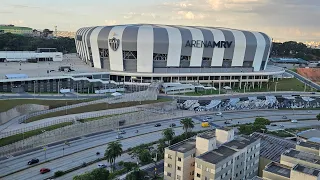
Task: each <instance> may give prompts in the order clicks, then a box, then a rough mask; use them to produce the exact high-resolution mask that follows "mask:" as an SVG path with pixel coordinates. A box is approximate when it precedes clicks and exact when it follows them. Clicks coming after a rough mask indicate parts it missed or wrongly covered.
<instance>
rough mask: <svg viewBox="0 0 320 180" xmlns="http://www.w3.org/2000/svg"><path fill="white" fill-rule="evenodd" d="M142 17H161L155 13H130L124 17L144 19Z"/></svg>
mask: <svg viewBox="0 0 320 180" xmlns="http://www.w3.org/2000/svg"><path fill="white" fill-rule="evenodd" d="M142 17H147V18H153V19H156V18H158V17H159V15H156V14H155V13H144V12H142V13H136V12H129V13H127V14H125V15H123V18H124V19H136V18H142Z"/></svg>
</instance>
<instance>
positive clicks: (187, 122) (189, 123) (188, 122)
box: [180, 118, 194, 134]
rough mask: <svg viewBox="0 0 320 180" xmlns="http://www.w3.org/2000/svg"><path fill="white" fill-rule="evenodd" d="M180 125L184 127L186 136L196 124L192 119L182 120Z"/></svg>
mask: <svg viewBox="0 0 320 180" xmlns="http://www.w3.org/2000/svg"><path fill="white" fill-rule="evenodd" d="M180 124H182V125H183V129H184V130H185V134H187V133H188V130H189V129H192V128H194V122H193V121H192V119H191V118H184V119H181V121H180Z"/></svg>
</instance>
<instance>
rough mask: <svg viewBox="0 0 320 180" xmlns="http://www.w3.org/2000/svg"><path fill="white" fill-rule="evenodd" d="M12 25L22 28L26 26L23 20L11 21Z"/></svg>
mask: <svg viewBox="0 0 320 180" xmlns="http://www.w3.org/2000/svg"><path fill="white" fill-rule="evenodd" d="M11 24H13V25H16V26H21V25H23V24H24V21H23V20H13V21H11Z"/></svg>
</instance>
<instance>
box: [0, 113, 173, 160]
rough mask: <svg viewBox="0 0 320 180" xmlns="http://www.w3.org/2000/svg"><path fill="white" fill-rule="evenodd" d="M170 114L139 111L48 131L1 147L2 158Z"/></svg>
mask: <svg viewBox="0 0 320 180" xmlns="http://www.w3.org/2000/svg"><path fill="white" fill-rule="evenodd" d="M168 115H169V114H164V113H157V112H148V111H139V112H135V113H130V114H123V115H119V116H114V117H110V118H105V119H101V120H96V121H90V122H85V123H75V124H73V125H70V126H66V127H63V128H59V129H55V130H52V131H47V132H45V133H43V134H40V135H37V136H32V137H30V138H27V139H24V140H22V141H18V142H16V143H13V144H10V145H7V146H3V147H0V157H1V156H6V155H8V154H12V153H15V152H19V151H23V150H27V149H30V148H35V147H40V146H45V145H47V144H50V143H53V142H57V141H63V140H66V139H70V138H74V137H79V136H84V135H87V134H91V133H95V132H102V131H107V130H116V129H118V128H119V127H121V128H123V127H125V126H130V125H134V124H140V123H145V122H150V121H155V120H159V119H165V118H167V117H168ZM123 120H125V123H124V125H123V126H119V122H120V121H123Z"/></svg>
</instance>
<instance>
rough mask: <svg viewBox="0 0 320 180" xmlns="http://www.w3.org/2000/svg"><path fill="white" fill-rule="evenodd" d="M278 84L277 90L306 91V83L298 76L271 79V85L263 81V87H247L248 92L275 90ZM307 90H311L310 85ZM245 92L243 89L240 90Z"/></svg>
mask: <svg viewBox="0 0 320 180" xmlns="http://www.w3.org/2000/svg"><path fill="white" fill-rule="evenodd" d="M276 83H278V84H277V91H304V86H305V85H304V84H303V83H302V82H300V81H299V80H298V79H296V78H289V79H281V80H279V81H275V82H272V81H271V80H270V82H269V86H267V84H266V83H263V85H262V87H261V89H260V88H259V87H258V86H257V84H256V86H255V88H254V89H246V92H268V91H275V86H276ZM306 91H308V92H309V91H311V90H310V87H308V86H307V88H306ZM239 92H243V90H242V91H241V90H240V91H239Z"/></svg>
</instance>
